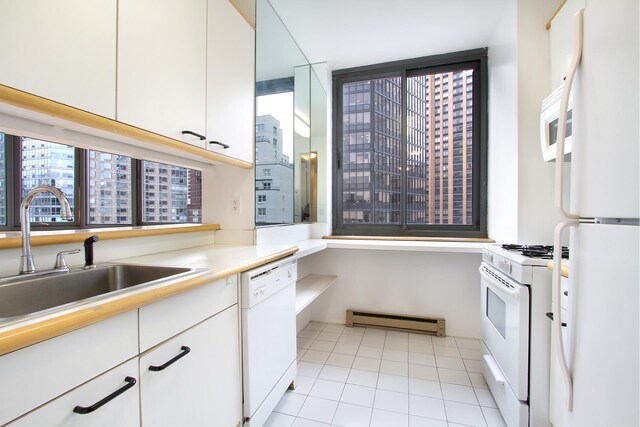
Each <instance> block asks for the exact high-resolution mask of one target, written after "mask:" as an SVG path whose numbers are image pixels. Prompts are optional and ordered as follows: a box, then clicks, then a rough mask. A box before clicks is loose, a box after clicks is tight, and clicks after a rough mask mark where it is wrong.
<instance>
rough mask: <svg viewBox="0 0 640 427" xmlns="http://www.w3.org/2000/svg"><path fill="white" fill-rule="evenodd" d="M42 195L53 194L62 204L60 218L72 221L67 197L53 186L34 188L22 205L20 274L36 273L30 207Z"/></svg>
mask: <svg viewBox="0 0 640 427" xmlns="http://www.w3.org/2000/svg"><path fill="white" fill-rule="evenodd" d="M42 193H51V194H53V195H54V196H56V198H57V199H58V201H59V202H60V207H61V208H62V212H61V213H60V216H61V217H62V219H63V220H65V221H72V220H73V215H71V206H70V205H69V200H68V199H67V196H65V194H64V193H63V192H62V191H60V190H59V189H57V188H56V187H53V186H51V185H39V186H37V187H34V188H32V189H31V190H30V191H29V192H28V193H27V195H26V196H25V197H24V199H23V200H22V203H21V204H20V231H21V232H22V257H21V258H20V274H31V273H35V272H36V266H35V264H34V263H33V255H32V254H31V215H30V214H29V207H30V206H31V202H33V199H35V198H36V197H37V196H38V195H40V194H42Z"/></svg>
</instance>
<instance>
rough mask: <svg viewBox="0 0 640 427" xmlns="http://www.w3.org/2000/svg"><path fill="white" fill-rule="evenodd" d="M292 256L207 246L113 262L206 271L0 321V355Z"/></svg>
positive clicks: (289, 249) (286, 250) (290, 249)
mask: <svg viewBox="0 0 640 427" xmlns="http://www.w3.org/2000/svg"><path fill="white" fill-rule="evenodd" d="M297 251H298V247H297V246H293V245H279V246H229V245H210V246H199V247H195V248H189V249H182V250H178V251H172V252H163V253H158V254H153V255H144V256H140V257H135V258H128V259H126V260H116V261H114V262H116V263H127V264H146V265H162V266H176V267H201V268H204V269H206V270H204V271H203V272H201V273H198V274H196V275H193V276H189V277H186V278H181V279H175V280H172V281H168V282H165V283H161V284H159V285H154V286H149V287H143V288H137V289H136V288H135V287H134V288H131V289H130V290H128V291H127V292H123V293H120V294H118V295H117V296H112V297H109V296H108V295H107V296H105V297H104V298H102V299H100V300H98V301H92V302H88V303H86V304H79V305H74V306H73V307H72V308H68V309H62V310H58V311H55V312H49V311H48V312H47V313H46V314H41V315H34V316H30V317H26V318H24V319H22V320H20V321H18V322H15V321H11V319H6V321H5V322H4V325H3V324H2V321H1V320H0V355H3V354H7V353H10V352H12V351H16V350H19V349H21V348H24V347H27V346H30V345H33V344H36V343H38V342H41V341H44V340H47V339H50V338H53V337H56V336H59V335H62V334H64V333H67V332H71V331H73V330H76V329H79V328H82V327H84V326H88V325H91V324H93V323H96V322H99V321H101V320H104V319H107V318H109V317H112V316H115V315H117V314H120V313H124V312H125V311H129V310H134V309H137V308H139V307H142V306H144V305H147V304H151V303H153V302H156V301H160V300H162V299H165V298H168V297H170V296H173V295H176V294H178V293H181V292H184V291H187V290H189V289H193V288H196V287H198V286H202V285H204V284H207V283H210V282H212V281H214V280H217V279H221V278H224V277H227V276H231V275H233V274H237V273H240V272H242V271H246V270H250V269H252V268H255V267H258V266H260V265H263V264H266V263H268V262H271V261H275V260H278V259H281V258H284V257H287V256H289V255H293V254H294V253H296V252H297Z"/></svg>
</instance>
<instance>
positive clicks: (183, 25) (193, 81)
mask: <svg viewBox="0 0 640 427" xmlns="http://www.w3.org/2000/svg"><path fill="white" fill-rule="evenodd" d="M206 14H207V4H206V0H120V1H119V3H118V110H117V119H118V121H121V122H124V123H128V124H131V125H134V126H137V127H140V128H143V129H146V130H150V131H152V132H155V133H158V134H161V135H165V136H168V137H170V138H174V139H177V140H183V141H185V142H188V143H191V144H193V145H197V146H200V147H204V141H201V140H200V139H198V138H197V137H194V136H192V135H183V134H182V131H191V132H195V133H198V134H202V135H204V133H205V103H206V101H205V90H206V86H205V78H206V76H205V68H206V39H207V33H206V30H207V28H206V25H207V22H206V19H207V18H206V16H207V15H206Z"/></svg>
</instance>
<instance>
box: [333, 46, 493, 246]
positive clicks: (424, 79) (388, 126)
mask: <svg viewBox="0 0 640 427" xmlns="http://www.w3.org/2000/svg"><path fill="white" fill-rule="evenodd" d="M486 61H487V51H486V49H477V50H474V51H466V52H459V53H452V54H446V55H438V56H434V57H426V58H419V59H412V60H406V61H399V62H395V63H387V64H379V65H373V66H369V67H359V68H358V69H351V70H339V71H335V72H334V73H333V80H334V82H333V83H334V84H333V87H334V91H335V93H334V98H333V99H334V123H335V124H336V126H335V136H334V144H335V145H336V149H335V150H334V153H335V158H334V176H335V177H336V182H335V186H334V194H333V199H334V203H333V205H334V224H333V225H334V234H350V235H389V236H392V235H398V236H400V235H413V236H437V237H486V173H487V172H486V162H487V161H486V147H487V145H486V133H487V128H486V123H487V121H486V114H487V113H486V111H487V110H486V99H487V98H486V96H487V95H486V82H487V66H486ZM463 93H465V94H466V96H463V95H462V94H463Z"/></svg>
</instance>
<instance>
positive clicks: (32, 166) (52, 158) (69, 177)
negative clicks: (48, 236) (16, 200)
mask: <svg viewBox="0 0 640 427" xmlns="http://www.w3.org/2000/svg"><path fill="white" fill-rule="evenodd" d="M75 151H76V150H75V148H73V147H71V146H68V145H63V144H56V143H53V142H47V141H40V140H38V139H32V138H24V137H23V138H20V153H21V155H20V166H21V168H20V169H21V171H22V172H21V176H20V178H21V179H20V181H21V185H20V191H21V196H20V200H22V199H23V198H24V197H25V196H26V195H27V193H28V192H29V190H31V189H32V188H33V187H37V186H38V185H52V186H54V187H57V188H59V189H60V190H62V192H63V193H64V194H65V195H66V196H67V199H69V204H70V205H71V212H72V213H75V210H76V209H75V196H76V183H75V164H76V161H75V160H76V159H75V154H76V153H75ZM30 212H31V221H32V222H61V221H62V218H61V216H60V202H58V199H57V198H56V197H55V196H54V195H53V194H50V193H45V194H41V195H40V196H38V197H36V198H35V199H34V200H33V202H32V203H31V210H30ZM74 216H75V214H74ZM65 222H66V221H65Z"/></svg>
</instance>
